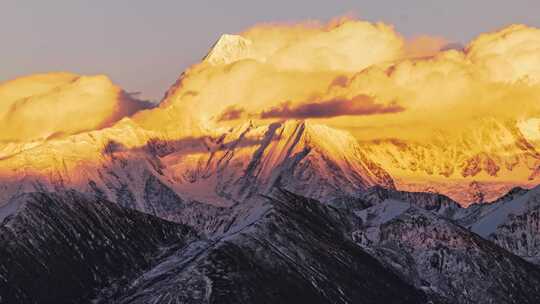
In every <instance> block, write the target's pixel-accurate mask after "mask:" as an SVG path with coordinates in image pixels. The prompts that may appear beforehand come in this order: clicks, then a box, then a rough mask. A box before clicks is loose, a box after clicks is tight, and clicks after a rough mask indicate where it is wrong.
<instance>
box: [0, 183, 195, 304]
mask: <svg viewBox="0 0 540 304" xmlns="http://www.w3.org/2000/svg"><path fill="white" fill-rule="evenodd" d="M12 203H17V204H19V207H18V211H17V212H16V213H14V214H12V215H10V216H8V217H7V218H5V219H4V221H3V222H2V224H1V225H0V303H88V302H89V300H90V299H91V298H92V297H93V296H94V295H95V294H96V291H98V290H99V289H101V288H103V287H106V286H108V285H110V284H112V283H113V282H115V281H116V280H118V279H121V278H123V279H126V278H127V277H129V276H132V275H135V274H136V273H138V272H140V271H142V270H143V269H146V268H148V267H149V266H151V265H152V264H153V262H154V261H155V259H156V258H157V255H159V254H161V253H163V251H164V250H165V248H167V247H168V246H174V247H182V246H183V245H185V244H186V243H187V242H189V241H190V240H192V239H195V238H196V234H195V233H194V231H193V230H192V229H191V228H189V227H188V226H185V225H181V224H176V223H171V222H167V221H164V220H161V219H159V218H156V217H153V216H150V215H146V214H143V213H140V212H137V211H134V210H129V209H124V208H121V207H119V206H118V205H116V204H113V203H110V202H107V201H103V200H95V199H91V198H89V197H88V196H85V195H82V194H80V193H76V192H74V191H71V192H64V193H31V194H25V195H22V196H20V197H17V198H15V201H14V202H12Z"/></svg>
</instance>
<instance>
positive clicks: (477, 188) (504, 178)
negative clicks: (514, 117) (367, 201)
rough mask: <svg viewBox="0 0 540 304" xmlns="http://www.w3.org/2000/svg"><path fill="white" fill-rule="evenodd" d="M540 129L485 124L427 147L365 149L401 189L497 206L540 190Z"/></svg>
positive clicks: (378, 143)
mask: <svg viewBox="0 0 540 304" xmlns="http://www.w3.org/2000/svg"><path fill="white" fill-rule="evenodd" d="M538 123H539V121H538V120H537V119H529V120H523V121H500V120H497V119H495V118H483V119H481V120H479V121H478V122H476V123H474V124H473V125H471V126H469V128H467V129H466V130H465V131H463V132H460V133H459V134H458V135H452V134H449V133H447V132H443V131H441V132H440V133H439V134H438V136H436V137H434V138H433V139H432V140H427V141H426V140H424V141H413V140H398V139H388V140H372V141H368V142H363V143H362V145H363V147H365V149H366V151H367V152H366V153H367V154H368V155H369V157H370V158H371V159H373V160H374V161H375V162H377V163H378V164H380V165H381V166H382V167H383V168H384V169H385V170H387V171H388V172H389V173H390V174H391V175H392V177H393V178H394V180H395V183H396V186H397V188H398V189H401V190H405V191H419V192H436V193H441V194H445V195H448V196H450V197H452V198H453V199H454V200H456V201H458V202H460V203H462V204H464V205H468V204H470V203H475V202H476V203H481V202H489V201H492V200H495V199H497V198H498V197H499V196H501V195H503V194H504V193H506V192H508V191H509V190H510V189H512V188H513V187H515V186H518V185H520V186H524V187H528V188H530V187H533V186H535V185H536V184H538V182H539V177H538V168H539V166H540V154H539V152H538V146H539V142H538V134H539V132H540V131H538V129H539V125H538Z"/></svg>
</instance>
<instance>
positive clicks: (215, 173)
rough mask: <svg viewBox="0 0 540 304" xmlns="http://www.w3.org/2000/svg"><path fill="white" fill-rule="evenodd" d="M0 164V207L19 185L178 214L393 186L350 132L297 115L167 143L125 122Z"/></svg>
mask: <svg viewBox="0 0 540 304" xmlns="http://www.w3.org/2000/svg"><path fill="white" fill-rule="evenodd" d="M0 168H1V169H2V170H1V172H2V173H3V174H2V175H1V176H0V179H1V181H2V182H1V183H0V208H2V205H4V204H6V203H7V202H8V201H9V199H10V198H11V197H13V196H15V195H18V194H21V193H24V192H31V191H36V190H38V191H43V190H45V191H61V190H66V189H76V190H78V191H81V192H84V193H88V194H91V195H94V196H95V197H97V198H105V199H108V200H110V201H113V202H116V203H118V204H120V205H121V206H124V207H128V208H134V209H137V210H140V211H143V212H146V213H150V214H153V215H157V216H160V217H162V218H166V219H171V220H182V221H184V220H186V219H185V217H186V216H187V217H191V215H189V213H187V212H183V211H182V210H183V209H186V208H187V209H189V208H191V209H197V207H193V206H194V204H197V203H207V204H211V205H218V206H230V205H232V204H234V203H237V202H243V201H245V200H249V199H252V198H254V197H257V195H258V194H264V193H268V191H271V190H272V188H274V187H276V186H280V187H284V188H286V189H289V190H292V191H294V192H297V193H301V194H303V195H305V196H309V197H313V198H317V199H323V200H327V199H331V198H333V197H338V196H343V195H344V194H346V195H352V196H355V195H358V194H359V193H360V192H361V191H362V190H365V189H367V188H368V187H371V186H374V185H385V186H386V187H390V188H391V187H393V181H392V179H391V177H390V176H389V175H388V174H387V173H386V172H385V171H384V170H382V169H381V168H380V167H379V166H377V165H376V164H375V163H373V162H371V161H370V160H369V158H368V157H366V155H365V154H364V153H363V151H362V147H361V146H360V145H359V144H358V143H357V142H356V140H355V139H354V138H353V137H352V136H350V135H349V134H348V133H346V132H342V131H338V130H335V129H331V128H328V127H325V126H321V125H315V124H311V123H307V122H303V121H288V122H284V123H274V124H271V125H261V126H254V125H252V124H249V123H248V124H245V125H243V126H241V127H238V128H235V129H232V130H230V131H228V132H226V133H225V134H223V135H221V136H219V137H201V138H193V139H181V140H170V139H167V138H165V137H163V136H160V134H158V133H154V132H151V131H146V130H143V129H141V128H139V127H138V126H137V125H135V124H133V123H131V122H130V121H129V120H126V121H125V122H123V123H122V124H120V125H118V126H116V127H114V128H110V129H105V130H100V131H94V132H89V133H84V134H79V135H74V136H71V137H67V138H64V139H56V140H50V141H47V142H45V143H42V144H39V145H37V146H31V147H22V148H21V151H20V152H18V153H15V154H13V155H11V156H9V157H6V158H4V159H0ZM192 207H193V208H192ZM3 209H4V212H7V211H6V210H8V208H7V207H6V208H3ZM207 209H212V207H209V208H207ZM199 210H200V209H199ZM179 216H180V217H183V218H182V219H179V218H178V217H179Z"/></svg>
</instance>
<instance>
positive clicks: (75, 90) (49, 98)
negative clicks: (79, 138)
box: [0, 73, 149, 141]
mask: <svg viewBox="0 0 540 304" xmlns="http://www.w3.org/2000/svg"><path fill="white" fill-rule="evenodd" d="M147 107H149V104H148V103H145V102H142V101H139V100H136V99H135V98H133V97H132V96H130V94H128V93H126V92H124V91H122V90H121V89H120V88H119V87H117V86H116V85H114V84H113V83H112V82H111V81H110V79H109V78H107V77H106V76H79V75H76V74H71V73H49V74H38V75H32V76H28V77H22V78H18V79H15V80H12V81H8V82H5V83H2V84H0V141H31V140H39V139H46V138H48V137H52V136H58V135H69V134H75V133H78V132H82V131H87V130H95V129H99V128H103V127H106V126H110V125H111V124H113V123H114V122H115V121H118V120H119V119H121V118H123V117H125V116H128V115H131V114H133V113H135V112H136V111H138V110H140V109H143V108H147Z"/></svg>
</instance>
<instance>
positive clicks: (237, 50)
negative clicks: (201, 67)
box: [204, 34, 254, 65]
mask: <svg viewBox="0 0 540 304" xmlns="http://www.w3.org/2000/svg"><path fill="white" fill-rule="evenodd" d="M251 45H252V42H251V40H249V39H246V38H244V37H242V36H240V35H230V34H224V35H222V36H221V37H220V38H219V39H218V40H217V42H216V43H215V44H214V46H213V47H212V49H211V50H210V52H209V53H208V55H206V57H205V58H204V60H205V61H206V62H209V63H211V64H213V65H220V64H229V63H232V62H235V61H238V60H242V59H246V58H254V56H253V51H252V47H251Z"/></svg>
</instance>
